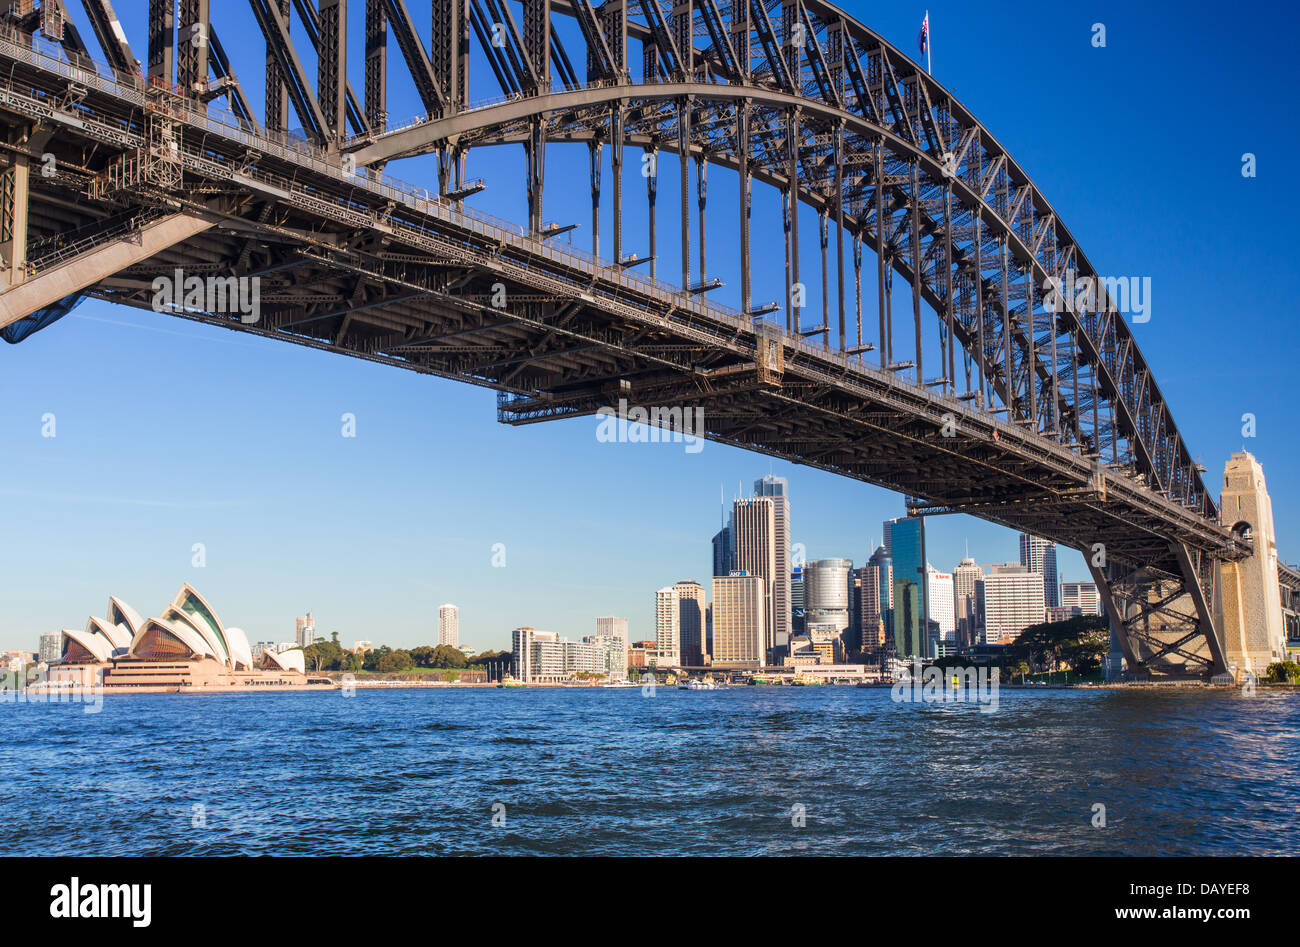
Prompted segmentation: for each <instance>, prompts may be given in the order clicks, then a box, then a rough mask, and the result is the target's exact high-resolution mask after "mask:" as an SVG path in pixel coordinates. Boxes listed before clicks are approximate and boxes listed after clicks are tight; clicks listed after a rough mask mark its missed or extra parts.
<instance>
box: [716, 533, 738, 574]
mask: <svg viewBox="0 0 1300 947" xmlns="http://www.w3.org/2000/svg"><path fill="white" fill-rule="evenodd" d="M733 563H734V557H733V552H732V544H731V527H730V526H724V527H722V529H720V530H718V531H717V532H716V533H714V534H713V574H714V575H731V567H732V565H733Z"/></svg>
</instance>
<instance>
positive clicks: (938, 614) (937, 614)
mask: <svg viewBox="0 0 1300 947" xmlns="http://www.w3.org/2000/svg"><path fill="white" fill-rule="evenodd" d="M954 587H955V584H954V582H953V576H952V573H950V572H940V571H939V570H938V569H936V568H935V567H934V566H931V565H927V566H926V574H925V594H926V603H925V608H926V616H927V618H928V619H929V620H930V623H931V625H932V627H934V628H935V630H936V632H937V633H938V639H937V640H936V641H935V642H933V646H934V647H933V650H932V651H931V655H930V656H931V657H936V658H940V657H945V656H947V655H949V654H956V653H957V617H956V594H955V592H954Z"/></svg>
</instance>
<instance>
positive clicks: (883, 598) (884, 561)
mask: <svg viewBox="0 0 1300 947" xmlns="http://www.w3.org/2000/svg"><path fill="white" fill-rule="evenodd" d="M863 571H864V572H865V573H866V579H865V581H864V582H863V584H862V629H863V630H862V635H863V644H862V650H863V651H865V652H866V653H867V654H868V655H871V656H873V657H874V656H875V655H877V654H879V653H880V651H881V649H882V648H884V647H885V638H886V632H887V631H888V632H889V633H890V634H891V635H892V633H893V619H892V617H891V615H890V606H891V605H892V604H893V601H894V563H893V560H892V559H890V558H889V553H888V552H886V551H885V547H884V546H878V547H876V551H875V552H873V553H872V554H871V558H870V559H868V560H867V564H866V566H865V567H864V568H863Z"/></svg>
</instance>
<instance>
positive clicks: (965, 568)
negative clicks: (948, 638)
mask: <svg viewBox="0 0 1300 947" xmlns="http://www.w3.org/2000/svg"><path fill="white" fill-rule="evenodd" d="M983 576H984V570H983V569H982V568H981V567H980V566H979V564H978V563H977V562H976V561H975V560H974V559H972V558H971V557H970V556H967V557H965V558H964V559H962V561H961V562H959V563H958V564H957V568H956V569H954V570H953V571H952V579H953V595H954V597H955V601H954V603H953V606H954V612H955V614H956V617H957V644H958V645H959V646H960V647H963V648H969V647H971V646H972V645H973V644H975V629H976V625H977V622H976V620H975V583H976V582H978V581H979V580H980V579H981V578H983Z"/></svg>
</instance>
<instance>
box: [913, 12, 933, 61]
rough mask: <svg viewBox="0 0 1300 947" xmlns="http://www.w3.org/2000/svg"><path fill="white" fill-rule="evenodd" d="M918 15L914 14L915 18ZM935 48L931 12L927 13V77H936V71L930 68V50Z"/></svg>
mask: <svg viewBox="0 0 1300 947" xmlns="http://www.w3.org/2000/svg"><path fill="white" fill-rule="evenodd" d="M915 15H916V14H913V16H915ZM932 46H934V35H933V32H932V31H931V29H930V11H929V10H926V11H925V71H926V74H927V75H934V70H933V69H931V68H930V48H931V47H932Z"/></svg>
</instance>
